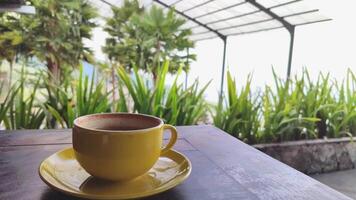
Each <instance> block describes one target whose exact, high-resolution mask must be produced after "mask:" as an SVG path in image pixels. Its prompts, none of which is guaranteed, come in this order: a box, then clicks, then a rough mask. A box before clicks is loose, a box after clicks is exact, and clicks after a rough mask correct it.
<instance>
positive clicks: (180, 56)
mask: <svg viewBox="0 0 356 200" xmlns="http://www.w3.org/2000/svg"><path fill="white" fill-rule="evenodd" d="M112 12H113V17H110V18H108V19H107V20H106V26H105V28H104V30H105V31H106V32H107V33H108V34H109V35H110V37H109V38H107V40H106V44H105V46H104V47H103V51H104V52H105V53H106V54H107V55H108V58H109V59H110V60H111V62H112V64H113V65H114V66H115V65H121V66H123V67H125V68H126V69H127V70H131V69H132V68H133V65H136V66H137V67H138V68H140V69H143V70H144V71H146V72H150V73H152V76H153V78H154V80H156V79H157V71H158V69H157V68H158V66H160V65H161V63H162V62H163V61H164V60H165V59H169V60H170V63H171V64H170V67H169V72H171V73H174V72H176V71H177V70H178V69H179V66H181V65H182V64H185V65H184V67H183V70H185V71H187V70H188V69H189V66H188V65H187V60H195V55H194V54H191V55H188V54H187V53H186V49H187V48H192V47H194V43H193V41H191V40H190V39H189V36H190V35H191V34H192V32H191V30H190V29H185V28H184V27H183V24H184V23H185V20H184V19H182V18H179V17H178V16H177V15H176V14H175V13H174V11H173V10H169V11H168V12H166V13H165V12H164V11H163V9H161V8H158V7H156V6H152V7H151V8H150V9H149V10H146V9H145V8H143V7H141V6H140V4H139V2H138V1H137V0H125V1H124V3H123V5H122V6H121V7H113V8H112ZM154 82H155V81H154Z"/></svg>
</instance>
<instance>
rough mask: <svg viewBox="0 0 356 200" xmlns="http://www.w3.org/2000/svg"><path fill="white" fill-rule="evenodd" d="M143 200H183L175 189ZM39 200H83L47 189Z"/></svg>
mask: <svg viewBox="0 0 356 200" xmlns="http://www.w3.org/2000/svg"><path fill="white" fill-rule="evenodd" d="M142 199H143V200H184V199H185V198H184V196H182V195H181V194H180V193H179V192H178V191H177V190H176V189H175V188H173V189H171V190H169V191H166V192H163V193H161V194H158V195H153V196H150V197H147V198H142ZM40 200H84V199H83V198H78V197H72V196H69V195H66V194H63V193H61V192H57V191H55V190H52V189H50V188H47V189H46V190H45V191H44V192H43V193H42V195H41V198H40Z"/></svg>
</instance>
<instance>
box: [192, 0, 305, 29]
mask: <svg viewBox="0 0 356 200" xmlns="http://www.w3.org/2000/svg"><path fill="white" fill-rule="evenodd" d="M300 1H302V0H293V1H288V2H285V3H281V4H278V5H275V6H271V7H268V8H265V9H273V8H278V7H282V6H286V5H289V4H293V3H297V2H300ZM244 3H250V4H251V0H246V1H244V2H240V3H238V5H242V4H244ZM236 5H237V4H236ZM231 7H234V6H231ZM225 9H228V8H223V9H219V10H217V12H221V11H223V10H225ZM258 9H259V8H258ZM262 11H263V10H260V9H259V10H255V11H252V12H248V13H244V14H240V15H236V16H232V17H227V18H223V19H219V20H215V21H210V22H207V23H205V24H207V25H209V24H215V23H219V22H223V21H228V20H231V19H236V18H241V17H245V16H248V15H253V14H255V13H259V12H262ZM214 13H216V12H215V11H213V12H210V13H206V14H204V15H201V16H197V17H195V19H197V18H200V17H203V16H206V15H210V14H214ZM197 27H198V26H193V27H191V28H197Z"/></svg>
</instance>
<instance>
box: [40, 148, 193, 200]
mask: <svg viewBox="0 0 356 200" xmlns="http://www.w3.org/2000/svg"><path fill="white" fill-rule="evenodd" d="M191 169H192V167H191V163H190V161H189V160H188V158H186V157H185V156H184V155H182V154H180V153H178V152H176V151H174V150H170V151H169V152H167V153H166V154H164V155H163V156H161V157H160V158H159V160H158V161H157V163H156V164H155V165H154V166H153V168H152V169H151V170H150V171H149V172H148V173H146V174H145V175H143V176H141V177H139V178H136V179H134V180H132V181H128V182H122V183H120V182H108V181H103V180H98V179H96V178H93V177H92V176H90V175H89V174H88V173H87V172H86V171H85V170H84V169H83V168H82V167H81V166H80V165H79V163H78V162H77V161H76V159H75V157H74V152H73V149H72V148H67V149H65V150H62V151H59V152H57V153H55V154H53V155H51V156H50V157H48V158H47V159H45V160H44V161H42V163H41V164H40V167H39V175H40V177H41V179H42V180H43V181H44V182H45V183H46V184H47V185H48V186H50V187H52V188H53V189H55V190H58V191H60V192H63V193H66V194H69V195H72V196H76V197H83V198H88V199H131V198H140V197H146V196H150V195H153V194H157V193H160V192H163V191H166V190H168V189H170V188H173V187H175V186H177V185H178V184H180V183H182V182H183V181H184V180H185V179H186V178H188V176H189V174H190V172H191Z"/></svg>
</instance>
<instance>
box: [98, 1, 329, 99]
mask: <svg viewBox="0 0 356 200" xmlns="http://www.w3.org/2000/svg"><path fill="white" fill-rule="evenodd" d="M101 1H102V2H104V3H106V4H108V5H110V6H113V5H112V4H111V3H110V2H109V0H101ZM184 1H187V2H189V1H190V0H176V1H174V2H173V3H170V4H168V3H166V2H165V0H152V2H155V3H157V4H158V5H160V6H162V7H163V8H168V9H172V10H173V11H174V12H176V13H177V14H179V15H181V16H182V17H184V18H186V19H187V20H189V21H191V22H194V23H195V24H196V25H195V26H191V27H188V28H191V29H195V28H198V27H203V28H204V29H206V30H205V31H201V32H196V33H194V34H193V36H199V35H204V34H207V33H214V36H209V37H203V38H199V39H196V40H195V41H201V40H207V39H212V38H216V37H219V38H220V39H221V40H222V41H223V58H222V68H221V84H220V99H221V97H222V95H223V89H224V77H225V68H226V66H225V65H226V52H227V39H228V36H235V35H242V34H250V33H257V32H262V31H269V30H275V29H280V28H285V29H286V30H287V31H288V33H289V35H290V43H289V54H288V66H287V74H286V78H287V79H289V78H290V75H291V68H292V58H293V49H294V37H295V29H296V27H297V26H301V25H307V24H312V23H319V22H324V21H329V20H331V19H330V18H324V19H318V20H312V21H305V22H302V23H298V24H292V23H290V22H289V21H288V20H286V18H289V17H295V16H300V15H305V14H310V13H316V12H318V11H319V10H318V9H312V10H303V11H300V12H292V13H289V14H286V15H281V16H280V15H278V14H276V13H275V12H274V11H273V10H272V9H276V8H280V7H284V6H288V5H291V4H295V3H298V2H301V1H303V0H290V1H286V2H283V3H279V4H276V5H273V6H270V7H266V6H264V5H262V4H261V3H260V2H258V1H257V0H243V1H239V2H236V3H234V4H232V5H227V6H225V7H222V8H218V9H216V10H212V11H209V12H206V13H203V14H200V15H197V16H195V17H191V16H189V15H188V14H186V12H188V11H191V10H194V9H199V8H201V7H203V6H206V5H207V4H209V3H211V2H214V1H215V2H217V1H218V0H206V1H203V2H201V3H198V4H196V5H194V6H192V7H188V8H185V9H184V10H178V9H176V8H175V6H176V5H178V4H179V3H184ZM245 4H250V5H252V6H253V7H254V8H256V9H257V10H254V11H250V12H246V13H242V14H238V15H235V16H230V17H226V18H221V19H216V20H212V21H208V22H204V23H203V22H202V21H200V19H201V18H203V17H206V16H209V15H214V14H216V13H219V12H223V11H225V10H228V9H231V8H238V7H239V6H243V5H245ZM258 13H264V14H266V15H268V16H269V17H270V18H266V19H262V20H256V21H252V22H247V23H242V24H236V25H233V26H226V27H222V28H212V27H211V25H213V24H216V23H221V22H225V21H228V20H233V19H238V18H242V17H246V16H250V15H254V14H258ZM270 21H278V22H279V23H280V24H281V26H273V27H266V28H261V29H256V30H250V31H242V32H236V33H229V34H223V33H222V32H221V31H224V30H229V29H239V28H242V27H246V26H253V25H255V26H257V25H259V24H263V23H266V22H270ZM187 52H189V50H187ZM186 82H187V78H186ZM185 84H186V85H187V83H185Z"/></svg>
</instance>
